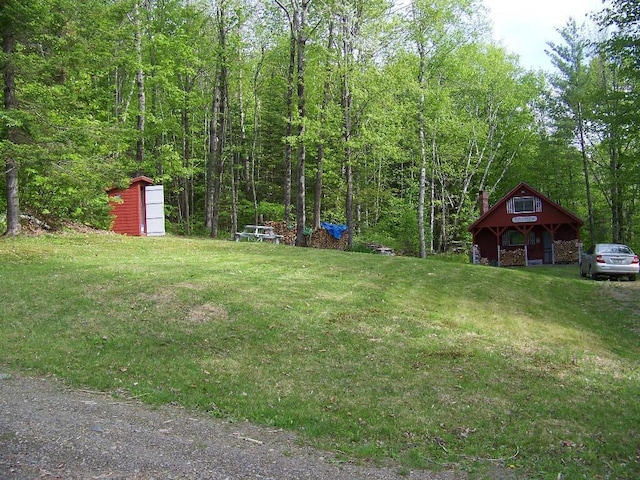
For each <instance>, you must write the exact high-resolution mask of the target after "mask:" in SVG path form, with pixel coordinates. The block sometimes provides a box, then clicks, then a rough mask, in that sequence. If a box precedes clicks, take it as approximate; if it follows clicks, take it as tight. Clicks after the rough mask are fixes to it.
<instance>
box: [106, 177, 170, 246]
mask: <svg viewBox="0 0 640 480" xmlns="http://www.w3.org/2000/svg"><path fill="white" fill-rule="evenodd" d="M107 194H108V196H109V203H110V205H111V215H112V216H113V225H112V227H111V229H112V230H113V231H114V232H117V233H122V234H125V235H133V236H158V235H164V233H165V232H164V198H163V197H164V193H163V189H162V185H156V186H154V185H153V180H152V179H150V178H149V177H145V176H139V177H136V178H133V179H132V180H131V182H130V183H129V187H127V188H126V189H121V188H112V189H111V190H109V191H108V192H107Z"/></svg>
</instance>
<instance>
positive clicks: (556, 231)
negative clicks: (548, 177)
mask: <svg viewBox="0 0 640 480" xmlns="http://www.w3.org/2000/svg"><path fill="white" fill-rule="evenodd" d="M479 203H480V214H481V215H480V218H479V219H478V220H476V221H475V222H474V223H473V224H472V225H471V226H470V227H469V228H468V231H469V232H471V233H472V235H473V252H472V255H473V261H474V263H488V264H491V265H498V266H514V265H542V264H556V263H577V262H578V261H579V255H580V246H581V244H580V228H581V227H582V226H583V225H584V222H583V221H582V220H580V219H579V218H578V217H576V216H575V215H573V214H572V213H570V212H569V211H567V210H565V209H564V208H562V207H561V206H560V205H558V204H556V203H554V202H553V201H551V200H549V199H548V198H546V197H545V196H544V195H542V194H541V193H540V192H538V191H537V190H536V189H534V188H532V187H530V186H529V185H527V184H526V183H520V184H519V185H518V186H517V187H515V188H514V189H513V190H511V191H510V192H509V193H507V194H506V195H505V196H504V197H503V198H502V199H500V200H499V201H498V203H496V204H495V205H494V206H492V207H491V208H489V199H488V197H487V192H484V191H483V192H480V198H479Z"/></svg>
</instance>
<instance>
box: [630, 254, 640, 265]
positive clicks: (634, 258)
mask: <svg viewBox="0 0 640 480" xmlns="http://www.w3.org/2000/svg"><path fill="white" fill-rule="evenodd" d="M631 263H640V260H638V255H634V256H633V261H632V262H631Z"/></svg>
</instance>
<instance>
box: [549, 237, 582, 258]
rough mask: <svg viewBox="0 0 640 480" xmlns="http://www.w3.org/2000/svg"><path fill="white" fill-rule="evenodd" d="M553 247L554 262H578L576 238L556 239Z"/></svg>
mask: <svg viewBox="0 0 640 480" xmlns="http://www.w3.org/2000/svg"><path fill="white" fill-rule="evenodd" d="M553 249H554V253H555V262H556V263H578V261H579V260H580V259H579V258H578V257H579V249H578V241H577V240H556V241H554V242H553Z"/></svg>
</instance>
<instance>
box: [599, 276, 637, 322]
mask: <svg viewBox="0 0 640 480" xmlns="http://www.w3.org/2000/svg"><path fill="white" fill-rule="evenodd" d="M606 291H607V293H609V294H610V295H611V296H612V297H613V298H614V299H615V300H616V301H617V302H619V303H622V304H624V305H625V306H626V307H629V308H630V309H631V310H632V311H633V313H634V314H635V315H640V281H638V282H628V281H627V282H622V281H618V282H609V283H608V284H607V286H606Z"/></svg>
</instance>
